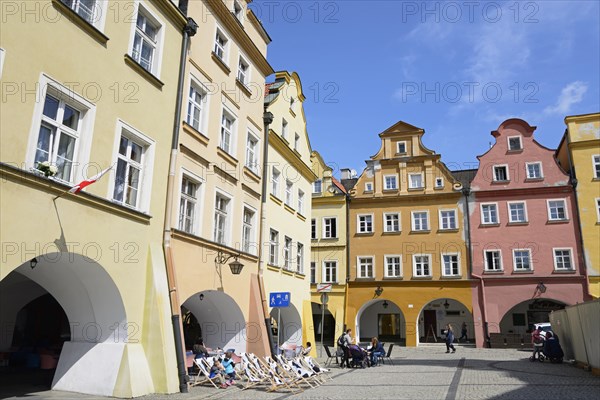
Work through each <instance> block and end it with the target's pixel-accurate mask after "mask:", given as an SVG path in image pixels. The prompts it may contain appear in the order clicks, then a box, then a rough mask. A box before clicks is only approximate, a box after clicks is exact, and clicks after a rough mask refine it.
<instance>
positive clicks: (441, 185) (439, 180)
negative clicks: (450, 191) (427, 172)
mask: <svg viewBox="0 0 600 400" xmlns="http://www.w3.org/2000/svg"><path fill="white" fill-rule="evenodd" d="M438 182H439V184H438ZM434 184H435V186H434V188H435V189H443V188H444V178H441V177H439V176H438V177H437V178H435V183H434Z"/></svg>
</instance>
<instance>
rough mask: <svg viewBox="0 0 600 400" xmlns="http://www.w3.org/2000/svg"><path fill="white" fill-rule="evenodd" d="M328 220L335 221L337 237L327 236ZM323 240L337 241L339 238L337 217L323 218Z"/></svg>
mask: <svg viewBox="0 0 600 400" xmlns="http://www.w3.org/2000/svg"><path fill="white" fill-rule="evenodd" d="M328 220H333V221H335V235H329V236H328V235H327V221H328ZM322 228H323V231H322V236H321V237H322V238H323V239H337V238H338V235H337V233H338V226H337V217H323V219H322Z"/></svg>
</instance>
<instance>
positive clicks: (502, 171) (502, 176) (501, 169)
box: [494, 165, 508, 182]
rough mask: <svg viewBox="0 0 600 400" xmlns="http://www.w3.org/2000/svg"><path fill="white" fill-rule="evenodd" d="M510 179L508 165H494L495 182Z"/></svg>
mask: <svg viewBox="0 0 600 400" xmlns="http://www.w3.org/2000/svg"><path fill="white" fill-rule="evenodd" d="M506 181H508V167H507V166H506V165H494V182H506Z"/></svg>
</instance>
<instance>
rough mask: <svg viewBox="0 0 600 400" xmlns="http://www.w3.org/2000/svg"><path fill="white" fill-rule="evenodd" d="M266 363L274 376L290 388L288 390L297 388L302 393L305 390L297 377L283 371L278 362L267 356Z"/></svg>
mask: <svg viewBox="0 0 600 400" xmlns="http://www.w3.org/2000/svg"><path fill="white" fill-rule="evenodd" d="M264 363H265V365H266V366H267V367H268V368H269V370H270V371H271V373H272V374H273V375H277V376H278V377H279V379H281V381H282V382H283V384H284V385H286V386H287V387H288V389H291V390H294V388H297V389H298V390H299V391H300V392H302V391H303V390H304V389H302V388H301V387H300V385H299V384H298V379H297V378H296V376H295V375H293V374H290V373H288V372H287V371H285V370H283V369H282V368H281V367H280V366H279V363H277V361H275V360H273V359H272V358H271V357H269V356H265V359H264Z"/></svg>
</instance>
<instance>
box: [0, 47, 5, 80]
mask: <svg viewBox="0 0 600 400" xmlns="http://www.w3.org/2000/svg"><path fill="white" fill-rule="evenodd" d="M4 57H6V50H4V49H3V48H2V47H0V79H2V71H4Z"/></svg>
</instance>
